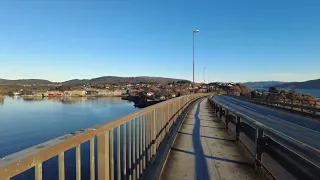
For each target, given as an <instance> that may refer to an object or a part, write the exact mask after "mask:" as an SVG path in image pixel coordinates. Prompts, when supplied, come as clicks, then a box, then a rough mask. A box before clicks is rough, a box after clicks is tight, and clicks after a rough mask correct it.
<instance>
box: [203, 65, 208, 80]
mask: <svg viewBox="0 0 320 180" xmlns="http://www.w3.org/2000/svg"><path fill="white" fill-rule="evenodd" d="M206 68H207V67H204V68H203V83H204V84H205V83H206Z"/></svg>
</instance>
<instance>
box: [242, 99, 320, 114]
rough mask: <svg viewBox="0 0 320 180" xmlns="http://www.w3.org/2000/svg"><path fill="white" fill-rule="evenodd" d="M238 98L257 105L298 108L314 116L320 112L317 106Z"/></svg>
mask: <svg viewBox="0 0 320 180" xmlns="http://www.w3.org/2000/svg"><path fill="white" fill-rule="evenodd" d="M236 97H237V98H239V99H243V100H246V101H251V102H255V103H261V104H272V105H281V106H283V107H290V108H291V109H292V108H298V109H301V110H306V111H310V112H313V113H314V114H316V113H318V112H320V107H317V106H305V105H300V104H294V103H286V102H281V101H274V100H265V99H257V98H247V97H239V96H236ZM316 102H319V101H316Z"/></svg>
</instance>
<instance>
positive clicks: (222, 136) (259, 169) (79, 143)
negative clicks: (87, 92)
mask: <svg viewBox="0 0 320 180" xmlns="http://www.w3.org/2000/svg"><path fill="white" fill-rule="evenodd" d="M70 154H71V155H72V156H73V157H74V158H73V160H72V161H71V160H70V158H67V156H68V155H70ZM85 156H88V159H87V160H86V159H85V158H84V157H85ZM49 161H52V162H53V163H51V165H53V166H57V169H58V170H57V171H53V172H52V171H50V168H48V166H47V165H46V164H47V163H48V162H49ZM26 173H27V174H28V176H26V175H24V174H26ZM48 174H49V175H48ZM73 175H74V176H73ZM53 176H55V177H57V178H58V179H59V180H64V179H76V180H80V179H90V180H95V179H98V180H107V179H119V180H120V179H130V180H136V179H163V180H166V179H177V180H178V179H179V180H180V179H235V180H241V179H254V180H260V179H261V180H264V179H320V121H318V120H317V119H315V118H310V117H308V116H305V115H301V114H293V113H292V112H289V111H284V110H279V109H275V108H272V107H268V106H265V105H257V104H254V103H252V102H248V101H244V100H242V99H238V98H234V97H229V96H222V95H214V96H212V95H210V94H191V95H187V96H181V97H177V98H173V99H170V100H168V101H165V102H162V103H159V104H156V105H153V106H150V107H148V108H145V109H142V110H141V111H139V112H136V113H133V114H130V115H127V116H124V117H121V118H119V119H116V120H113V121H110V122H106V123H104V124H101V125H98V126H95V127H91V128H87V129H84V130H80V131H78V132H74V133H70V134H67V135H64V136H62V137H58V138H56V139H53V140H50V141H48V142H45V143H42V144H39V145H36V146H34V147H31V148H28V149H26V150H23V151H20V152H17V153H15V154H12V155H9V156H7V157H4V158H3V159H0V179H1V180H2V179H3V180H8V179H35V180H42V179H46V177H53ZM27 177H28V178H27Z"/></svg>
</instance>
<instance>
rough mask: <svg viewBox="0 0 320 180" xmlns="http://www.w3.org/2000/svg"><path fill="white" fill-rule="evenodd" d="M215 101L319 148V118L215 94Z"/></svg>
mask: <svg viewBox="0 0 320 180" xmlns="http://www.w3.org/2000/svg"><path fill="white" fill-rule="evenodd" d="M213 98H214V100H215V101H217V102H218V103H221V104H222V105H224V106H227V107H230V108H231V109H233V110H236V111H237V112H239V113H241V114H242V115H244V116H247V117H249V118H252V119H255V120H257V121H259V122H260V123H262V124H264V125H266V126H267V127H269V128H271V129H274V130H276V131H279V132H281V133H283V134H285V135H287V136H289V137H291V138H293V139H295V140H298V141H300V142H302V143H304V144H306V145H309V146H311V147H313V148H315V149H318V150H320V120H319V119H312V118H309V117H306V116H303V115H299V114H293V113H290V112H288V111H283V110H279V109H275V108H271V107H267V106H263V105H257V104H254V103H250V102H247V101H243V100H239V99H236V98H232V97H229V96H223V95H216V96H214V97H213Z"/></svg>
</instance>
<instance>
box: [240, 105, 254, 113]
mask: <svg viewBox="0 0 320 180" xmlns="http://www.w3.org/2000/svg"><path fill="white" fill-rule="evenodd" d="M240 106H241V107H244V108H246V109H250V110H251V111H255V112H257V110H255V109H252V108H249V107H248V106H244V105H241V104H240Z"/></svg>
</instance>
